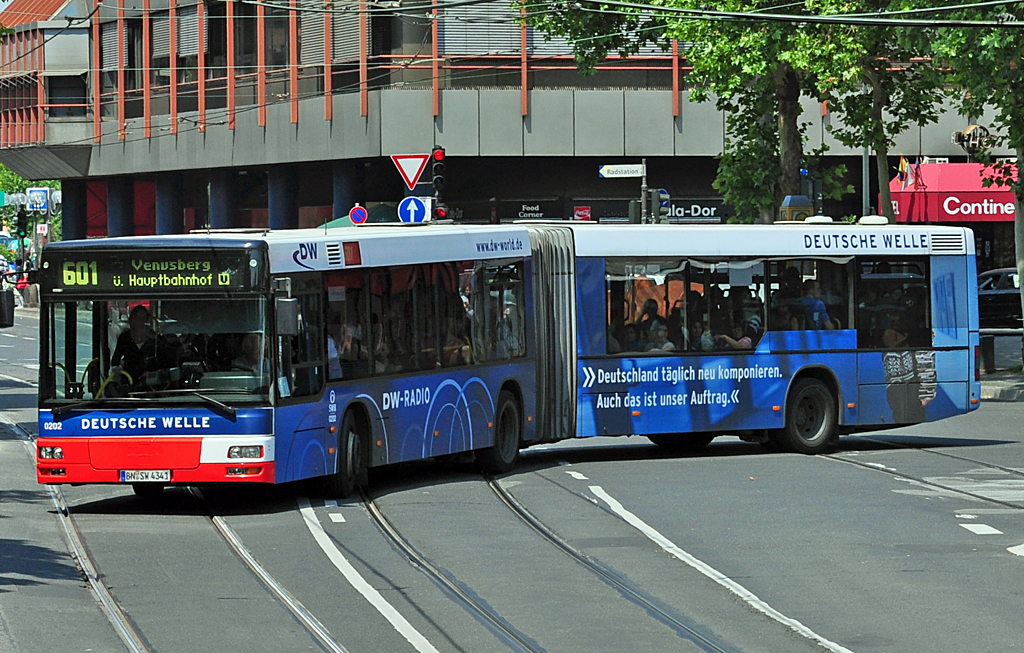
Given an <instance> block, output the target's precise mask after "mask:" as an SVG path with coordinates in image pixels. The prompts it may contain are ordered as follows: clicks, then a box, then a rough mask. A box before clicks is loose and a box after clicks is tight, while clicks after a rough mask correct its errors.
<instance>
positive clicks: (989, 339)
mask: <svg viewBox="0 0 1024 653" xmlns="http://www.w3.org/2000/svg"><path fill="white" fill-rule="evenodd" d="M981 366H982V369H984V370H985V374H992V373H993V372H995V371H996V337H995V336H981Z"/></svg>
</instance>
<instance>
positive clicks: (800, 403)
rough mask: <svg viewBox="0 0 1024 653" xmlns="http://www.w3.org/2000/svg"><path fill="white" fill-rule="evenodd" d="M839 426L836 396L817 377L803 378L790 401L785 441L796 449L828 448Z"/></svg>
mask: <svg viewBox="0 0 1024 653" xmlns="http://www.w3.org/2000/svg"><path fill="white" fill-rule="evenodd" d="M836 426H837V417H836V398H835V395H834V394H832V391H831V390H829V388H828V386H826V385H825V384H824V383H822V382H821V381H819V380H817V379H800V380H799V381H797V382H796V384H794V385H793V389H792V390H790V392H789V399H788V400H787V401H786V425H785V426H784V427H783V429H782V432H781V434H780V435H781V443H780V444H781V445H782V446H783V447H784V448H785V449H786V450H788V451H795V452H796V453H805V454H818V453H822V452H824V451H825V449H827V448H828V445H829V442H831V441H832V438H833V437H834V436H835V433H836Z"/></svg>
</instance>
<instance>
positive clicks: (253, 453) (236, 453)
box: [228, 445, 263, 458]
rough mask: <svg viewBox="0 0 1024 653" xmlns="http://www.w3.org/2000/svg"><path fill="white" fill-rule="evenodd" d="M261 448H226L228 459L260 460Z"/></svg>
mask: <svg viewBox="0 0 1024 653" xmlns="http://www.w3.org/2000/svg"><path fill="white" fill-rule="evenodd" d="M262 457H263V447H262V446H257V445H253V446H247V447H228V458H262Z"/></svg>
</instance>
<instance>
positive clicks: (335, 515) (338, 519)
mask: <svg viewBox="0 0 1024 653" xmlns="http://www.w3.org/2000/svg"><path fill="white" fill-rule="evenodd" d="M327 516H328V517H330V518H331V521H332V522H334V523H335V524H341V523H343V522H344V521H345V515H343V514H341V513H340V512H329V513H327Z"/></svg>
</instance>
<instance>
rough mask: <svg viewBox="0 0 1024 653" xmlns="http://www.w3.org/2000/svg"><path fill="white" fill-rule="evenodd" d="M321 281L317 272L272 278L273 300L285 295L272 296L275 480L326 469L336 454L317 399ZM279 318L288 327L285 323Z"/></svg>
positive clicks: (321, 376)
mask: <svg viewBox="0 0 1024 653" xmlns="http://www.w3.org/2000/svg"><path fill="white" fill-rule="evenodd" d="M321 286H322V283H321V279H320V277H319V276H318V275H292V276H290V277H282V278H278V279H276V280H275V291H276V293H277V294H276V299H278V300H280V299H285V300H286V301H285V302H280V301H275V308H274V310H275V313H276V314H277V323H278V325H279V326H278V333H277V342H276V344H275V347H274V352H273V353H274V358H275V359H276V361H275V364H276V377H277V383H276V384H275V389H276V399H277V407H276V411H275V413H276V416H275V428H274V433H275V454H276V456H275V457H276V461H277V466H276V470H277V476H276V479H275V480H276V482H278V483H283V482H286V481H295V480H299V479H303V478H311V477H313V476H321V475H323V474H326V473H332V472H333V471H334V466H335V460H336V458H337V442H336V435H335V436H331V438H328V432H327V420H328V417H327V414H328V409H327V406H326V405H324V402H323V401H322V399H323V397H322V395H323V387H324V360H323V357H324V352H323V343H324V338H325V336H324V315H323V301H322V290H321ZM289 288H290V290H289ZM287 300H291V301H287ZM289 313H291V314H289ZM284 323H290V327H288V328H285V324H284ZM288 331H293V332H294V333H288Z"/></svg>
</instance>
